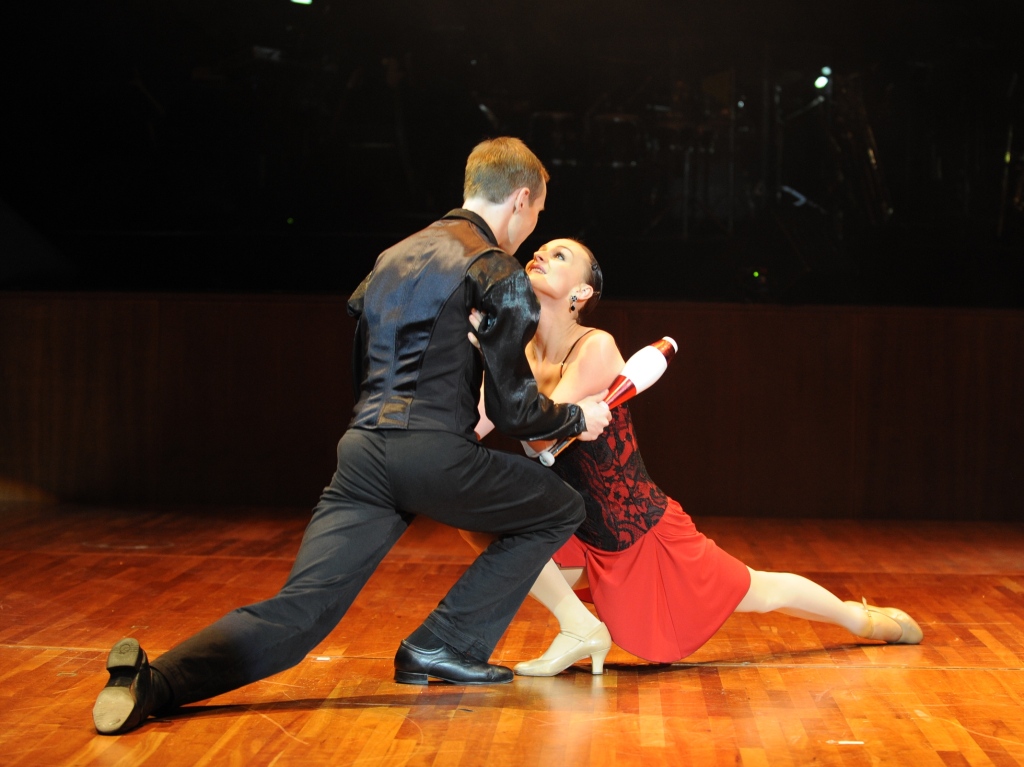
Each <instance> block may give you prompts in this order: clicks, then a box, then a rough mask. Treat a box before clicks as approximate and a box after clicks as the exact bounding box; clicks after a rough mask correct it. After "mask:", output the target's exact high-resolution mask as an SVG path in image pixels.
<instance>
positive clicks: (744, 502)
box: [0, 0, 1024, 521]
mask: <svg viewBox="0 0 1024 767" xmlns="http://www.w3.org/2000/svg"><path fill="white" fill-rule="evenodd" d="M1022 21H1024V3H1021V2H1020V1H1019V0H1015V1H1014V2H993V1H992V0H982V1H981V2H970V3H969V2H966V0H956V1H935V2H923V1H921V0H909V1H908V2H895V3H893V2H883V1H882V0H864V1H863V2H856V3H836V2H829V3H811V2H799V1H798V0H779V1H777V2H770V3H760V4H758V3H740V2H736V0H724V1H721V2H715V3H699V4H698V3H682V2H675V1H670V0H635V1H634V2H631V3H627V4H624V3H611V2H605V1H604V0H602V1H601V2H593V1H591V2H582V1H581V0H559V1H558V2H540V1H538V0H520V2H515V3H480V2H473V3H471V2H468V0H432V1H431V2H412V1H411V0H395V1H394V2H387V3H374V4H370V3H340V2H336V1H335V2H327V1H325V0H312V4H311V5H308V6H303V5H296V4H294V3H291V2H288V0H273V1H271V0H246V1H245V2H241V0H224V1H223V2H217V1H216V0H212V1H211V0H175V1H170V0H164V1H162V2H161V1H160V0H153V1H152V2H143V1H142V0H134V1H131V0H97V1H96V2H91V3H75V4H72V3H67V2H63V3H57V4H39V3H37V4H31V5H29V4H23V5H13V4H11V3H8V4H6V5H5V7H4V10H3V19H2V22H3V23H2V29H3V31H4V32H5V33H6V34H5V35H4V40H5V42H4V44H3V45H2V46H0V56H2V57H3V63H4V64H5V66H4V77H3V78H2V79H0V103H2V105H3V111H2V118H3V119H2V120H0V131H2V134H0V139H2V142H3V144H2V145H3V155H2V156H3V161H2V162H3V164H2V167H0V500H46V501H52V500H57V501H69V502H80V503H118V504H120V503H131V504H147V503H159V504H187V505H193V504H203V503H214V504H219V505H224V504H237V505H238V508H239V510H240V511H241V512H243V513H244V510H245V509H246V508H249V507H251V506H252V505H283V506H300V507H309V506H312V505H313V503H315V500H316V496H317V495H318V493H319V490H320V488H321V487H322V486H323V484H325V483H326V481H327V480H328V479H329V476H330V472H331V471H332V468H333V462H334V457H333V445H334V443H335V441H336V440H337V438H338V436H339V435H340V434H341V432H342V430H343V429H344V427H345V423H346V421H347V417H348V411H349V408H350V403H351V391H350V386H349V381H348V353H349V350H350V338H351V331H352V327H351V324H350V320H349V319H348V317H347V316H346V314H345V310H344V298H345V297H346V296H347V294H348V293H349V292H350V291H351V290H352V289H353V288H354V287H355V285H356V284H358V281H359V280H360V279H361V278H362V277H363V276H364V275H365V274H366V272H367V271H368V270H369V269H370V267H371V265H372V263H373V260H374V259H375V257H376V255H377V254H378V253H379V252H380V250H382V249H383V248H384V247H386V246H387V245H389V244H391V243H392V242H394V241H395V240H396V239H398V238H400V237H402V236H405V235H407V234H409V233H410V232H412V231H414V230H416V229H418V228H419V227H420V226H422V225H424V224H425V223H427V222H429V221H431V220H433V219H435V218H436V217H437V216H438V215H440V214H442V213H443V212H445V211H446V210H447V209H449V208H451V207H454V206H456V205H458V204H459V202H460V201H461V181H462V179H461V175H462V167H463V163H464V160H465V157H466V155H467V153H468V152H469V150H470V149H471V148H472V146H473V145H474V144H475V143H476V142H477V141H479V140H480V139H481V138H484V137H487V136H494V135H500V134H513V135H518V136H521V137H523V138H524V139H526V140H527V141H528V143H530V144H531V145H532V146H533V147H534V148H535V150H536V151H537V152H538V153H539V154H540V155H541V157H542V158H543V159H544V160H545V162H546V163H547V165H548V167H549V169H550V171H551V173H552V176H553V178H552V182H551V185H550V194H549V200H548V206H547V212H545V213H544V214H543V216H542V217H541V223H540V226H539V227H538V230H537V232H535V234H534V235H533V236H532V237H531V238H530V240H529V241H528V242H527V243H526V244H525V245H524V247H523V248H522V250H521V252H520V255H528V254H529V253H531V252H532V250H533V249H534V248H535V247H536V246H538V245H539V244H541V243H542V242H544V241H545V240H546V239H549V238H551V237H555V236H566V235H568V236H576V237H580V238H582V239H584V240H585V241H586V242H587V243H588V244H589V245H591V246H592V248H593V249H594V250H595V252H596V253H597V255H598V257H599V258H600V260H601V262H602V264H603V266H604V271H605V274H606V277H607V283H606V292H605V298H606V301H605V302H604V304H603V305H602V306H601V307H599V309H598V312H599V314H598V316H597V320H598V322H599V324H601V325H602V326H604V327H607V328H608V329H609V330H611V331H612V332H614V333H615V334H616V336H617V337H618V339H619V342H620V346H621V347H622V349H623V351H624V353H626V354H629V353H632V352H633V351H635V350H636V349H637V348H639V347H640V346H642V345H643V344H645V343H648V342H650V341H652V340H654V339H655V338H657V337H660V336H661V335H665V334H669V335H673V336H674V337H676V338H677V339H678V340H679V341H680V343H681V351H680V354H679V357H678V358H677V361H676V362H675V363H673V368H672V369H671V370H670V371H669V373H668V375H667V377H666V379H665V383H664V384H661V385H659V386H656V387H653V388H652V389H651V391H650V392H648V393H645V394H644V395H643V397H640V398H638V399H637V400H636V401H635V406H634V416H635V418H636V421H637V424H638V432H639V435H640V439H641V442H642V444H643V446H644V452H645V456H646V457H647V462H648V465H649V466H650V468H651V470H652V474H653V476H654V477H655V478H656V479H657V480H658V481H659V482H660V483H661V484H662V485H663V486H664V487H665V489H666V490H667V491H668V492H670V493H671V494H672V495H674V496H676V497H678V498H679V500H680V501H681V502H682V503H683V504H684V506H686V507H687V508H688V509H689V510H690V511H691V513H694V514H695V515H698V516H700V515H707V514H735V515H748V516H769V517H782V516H810V517H813V516H823V517H870V518H879V517H903V518H918V519H921V518H935V519H950V520H985V519H987V520H1000V521H1012V520H1019V519H1020V503H1019V499H1020V497H1021V495H1022V493H1024V478H1022V475H1021V472H1020V470H1019V467H1020V466H1021V465H1022V462H1024V400H1022V398H1021V397H1020V392H1021V391H1022V390H1024V373H1022V365H1024V312H1022V311H1021V309H1022V308H1024V120H1022V118H1024V83H1021V75H1022V74H1024V54H1022V51H1024V46H1022V45H1021V35H1022V30H1024V24H1022ZM825 67H829V68H831V75H830V76H829V78H828V81H827V82H822V83H821V85H822V86H823V87H821V88H816V87H815V80H816V78H818V77H820V76H822V75H823V68H825Z"/></svg>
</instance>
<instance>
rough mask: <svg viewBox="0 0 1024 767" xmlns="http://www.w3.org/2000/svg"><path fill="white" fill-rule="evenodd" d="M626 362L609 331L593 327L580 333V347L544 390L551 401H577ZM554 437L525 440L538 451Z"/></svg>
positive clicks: (611, 378) (604, 383)
mask: <svg viewBox="0 0 1024 767" xmlns="http://www.w3.org/2000/svg"><path fill="white" fill-rule="evenodd" d="M625 364H626V362H625V360H623V359H622V354H621V353H620V352H619V347H618V346H616V345H615V338H614V337H613V336H612V334H611V333H608V332H606V331H604V330H594V331H593V332H592V333H588V334H587V335H586V336H584V337H583V340H582V341H581V342H580V345H579V351H578V352H577V353H576V356H575V357H574V358H573V359H572V361H570V362H569V363H568V364H567V365H566V366H565V372H564V373H563V375H562V378H561V379H560V380H559V381H558V383H557V384H556V385H555V388H554V389H553V390H552V391H550V392H546V391H545V392H543V393H544V394H547V395H548V396H549V397H550V398H551V400H552V401H554V402H577V401H578V400H580V399H583V398H584V397H589V396H591V395H593V394H599V393H601V392H603V391H605V390H606V389H607V388H608V386H609V384H611V382H612V381H614V380H615V377H616V376H617V375H618V374H619V372H620V371H621V370H622V368H623V366H624V365H625ZM557 441H558V440H544V441H540V442H530V443H528V444H529V445H530V447H531V448H532V449H533V450H534V451H536V452H538V453H539V452H541V451H542V450H546V449H547V448H549V447H551V446H552V445H554V444H555V442H557ZM531 457H532V456H531Z"/></svg>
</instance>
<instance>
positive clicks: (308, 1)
mask: <svg viewBox="0 0 1024 767" xmlns="http://www.w3.org/2000/svg"><path fill="white" fill-rule="evenodd" d="M292 2H293V3H295V4H297V5H312V4H313V0H292Z"/></svg>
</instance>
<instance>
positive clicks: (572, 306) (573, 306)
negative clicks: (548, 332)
mask: <svg viewBox="0 0 1024 767" xmlns="http://www.w3.org/2000/svg"><path fill="white" fill-rule="evenodd" d="M577 300H578V299H577V298H576V294H575V293H573V294H572V296H571V297H570V298H569V301H570V304H569V311H570V312H574V311H576V301H577Z"/></svg>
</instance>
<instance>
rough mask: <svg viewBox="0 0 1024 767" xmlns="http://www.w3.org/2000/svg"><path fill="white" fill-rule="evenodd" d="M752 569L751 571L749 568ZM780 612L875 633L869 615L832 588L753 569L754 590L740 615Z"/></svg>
mask: <svg viewBox="0 0 1024 767" xmlns="http://www.w3.org/2000/svg"><path fill="white" fill-rule="evenodd" d="M747 569H748V570H750V568H749V567H748V568H747ZM772 611H777V612H780V613H783V614H784V615H792V616H794V617H796V618H805V619H807V620H812V621H822V622H824V623H833V624H835V625H837V626H842V627H843V628H845V629H846V630H847V631H850V632H851V633H853V634H855V635H857V636H859V637H863V636H866V635H867V634H868V633H869V632H870V631H871V621H870V619H869V618H868V614H867V612H866V611H865V610H864V609H863V608H862V607H861V606H860V605H859V604H857V603H855V602H843V601H842V600H840V599H839V597H837V596H836V595H835V594H833V593H832V592H831V591H829V590H828V589H826V588H824V587H822V586H819V585H818V584H817V583H815V582H814V581H811V580H808V579H807V578H804V577H803V576H802V575H794V574H793V573H772V572H764V571H761V570H750V589H749V590H748V591H747V594H746V596H745V597H743V600H742V601H741V602H740V603H739V605H738V606H737V607H736V612H738V613H768V612H772Z"/></svg>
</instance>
